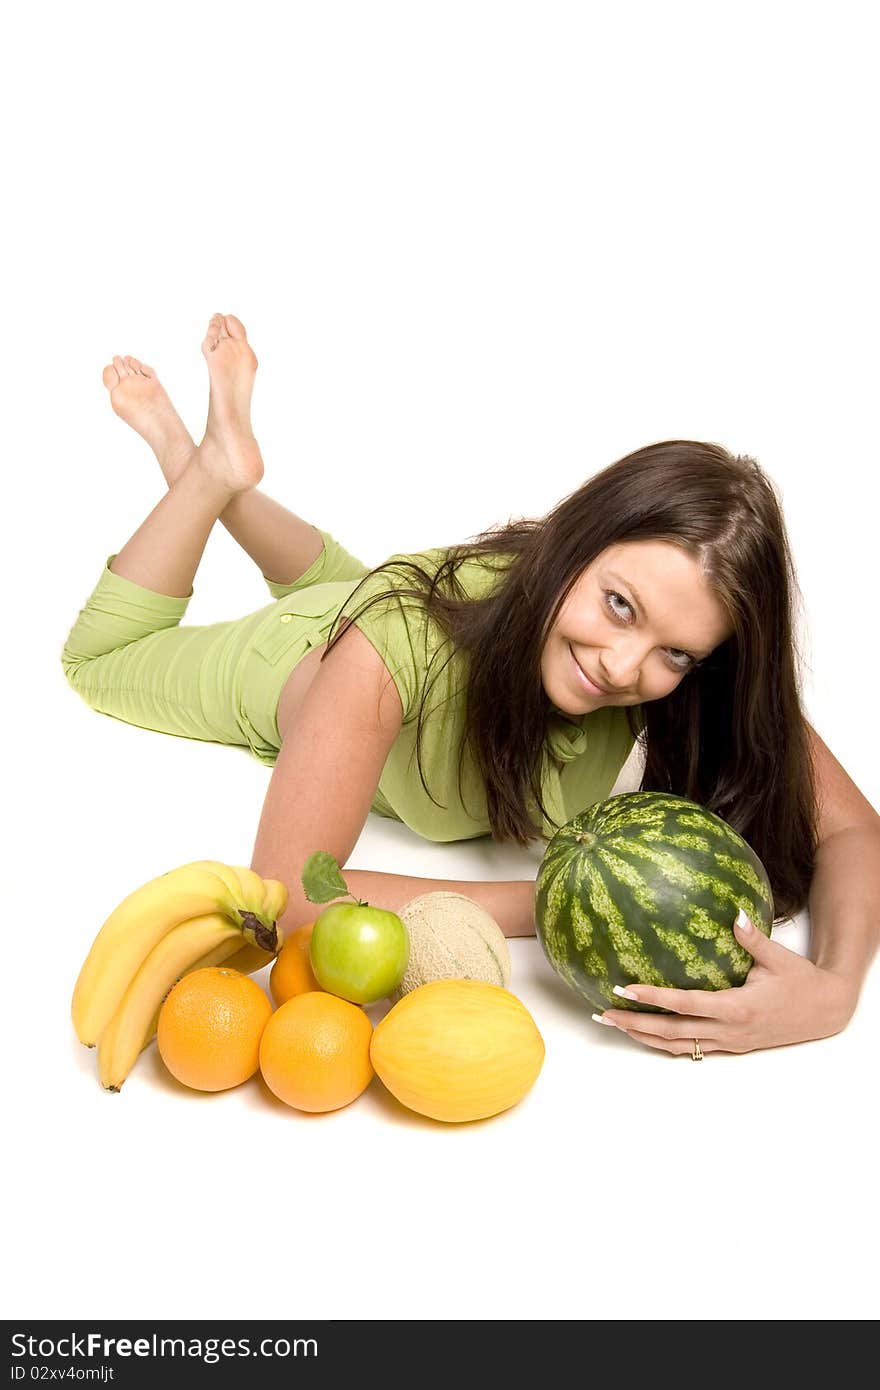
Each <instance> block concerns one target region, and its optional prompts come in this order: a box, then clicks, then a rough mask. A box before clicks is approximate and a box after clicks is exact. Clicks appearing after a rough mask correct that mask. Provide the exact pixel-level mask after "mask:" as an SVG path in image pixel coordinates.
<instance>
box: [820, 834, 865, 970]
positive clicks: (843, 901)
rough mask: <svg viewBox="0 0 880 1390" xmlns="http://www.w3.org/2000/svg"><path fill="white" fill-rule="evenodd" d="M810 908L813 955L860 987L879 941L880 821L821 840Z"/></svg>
mask: <svg viewBox="0 0 880 1390" xmlns="http://www.w3.org/2000/svg"><path fill="white" fill-rule="evenodd" d="M809 911H810V949H809V958H810V960H811V961H813V962H814V964H815V965H818V966H819V967H820V968H822V969H825V970H831V971H833V972H834V973H835V974H838V975H843V976H845V977H846V978H847V979H848V980H849V981H850V982H851V984H852V985H853V988H854V989H855V990H856V992H858V990H859V989H860V988H861V985H862V981H863V980H864V978H865V975H866V974H867V972H868V967H869V966H870V964H871V962H872V960H873V958H874V955H875V953H876V951H877V948H878V945H880V825H878V826H873V825H854V826H849V827H848V828H847V829H845V830H838V831H836V832H835V833H834V834H833V835H831V836H829V838H828V839H827V840H825V842H824V843H823V844H821V845H820V846H819V849H818V851H817V853H816V866H815V870H814V873H813V881H812V883H811V885H810V895H809Z"/></svg>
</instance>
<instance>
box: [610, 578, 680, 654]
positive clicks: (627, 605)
mask: <svg viewBox="0 0 880 1390" xmlns="http://www.w3.org/2000/svg"><path fill="white" fill-rule="evenodd" d="M615 600H616V602H617V603H622V604H623V606H624V608H626V609H627V610H628V611H629V612H630V613H633V606H632V604H631V603H630V602H629V601H628V600H627V599H625V598H624V597H623V595H622V594H617V593H615V592H614V590H613V589H606V590H605V605H606V607H607V608H608V610H609V611H610V612H611V613H612V614H613V616H614V617H615V618H616V619H617V621H618V622H623V623H628V622H629V618H625V617H623V615H622V614H621V613H620V612H619V611H618V610H617V608H616V607H615V606H614V601H615ZM670 657H672V658H673V659H672V660H670V661H669V663H668V664H669V666H671V668H672V670H673V671H677V672H678V673H679V674H681V672H683V671H689V670H690V669H691V667H692V666H699V664H700V663H699V662H698V661H695V660H694V658H693V657H692V656H690V655H689V654H688V653H687V652H680V651H674V650H670ZM679 657H684V660H683V661H680V660H678V659H677V658H679Z"/></svg>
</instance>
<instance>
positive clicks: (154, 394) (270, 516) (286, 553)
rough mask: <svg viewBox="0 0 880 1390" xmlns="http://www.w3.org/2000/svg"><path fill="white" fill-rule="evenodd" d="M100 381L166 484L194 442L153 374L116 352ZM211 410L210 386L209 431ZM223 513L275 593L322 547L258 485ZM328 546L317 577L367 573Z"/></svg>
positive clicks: (234, 325)
mask: <svg viewBox="0 0 880 1390" xmlns="http://www.w3.org/2000/svg"><path fill="white" fill-rule="evenodd" d="M216 317H222V316H216ZM212 322H213V320H212ZM223 322H224V326H225V328H226V332H227V335H228V336H233V335H240V336H241V337H244V336H245V330H244V327H243V325H242V324H241V323H240V320H238V319H237V318H235V317H234V315H232V314H229V315H226V316H225V317H224V318H223ZM103 380H104V385H105V386H106V387H107V389H108V390H109V392H110V402H111V405H112V406H113V409H114V411H115V412H116V414H117V415H118V416H119V417H120V419H122V420H124V421H125V422H126V424H128V425H131V427H132V429H134V430H136V431H137V433H138V434H139V435H140V436H141V437H142V438H143V439H145V440H146V441H147V443H148V444H149V445H150V448H151V449H152V450H153V452H154V453H155V455H156V458H157V459H158V461H159V466H160V468H161V469H162V473H163V475H164V477H165V481H166V482H167V483H168V486H169V488H170V487H171V486H172V485H173V483H175V482H176V480H177V479H178V478H179V477H180V475H181V474H182V473H183V472H184V470H185V469H186V467H187V465H188V464H189V463H190V461H191V460H192V458H193V457H194V455H195V453H196V445H195V443H194V442H193V439H192V436H191V435H190V433H189V431H188V430H187V428H186V426H185V424H184V423H183V421H182V420H181V418H180V416H179V415H178V413H177V411H176V410H175V408H174V406H173V405H172V403H171V400H170V398H169V397H168V395H167V393H166V391H165V389H164V387H163V386H162V384H161V383H160V381H159V380H158V378H157V376H156V373H155V372H154V371H153V369H152V367H147V366H145V365H144V364H143V363H142V362H140V361H139V360H138V359H137V358H135V357H125V358H123V357H114V358H113V363H112V365H108V366H107V367H105V368H104V375H103ZM213 409H214V402H213V393H212V400H211V402H210V403H209V407H208V424H207V426H206V434H207V433H208V432H209V431H210V429H211V424H212V411H213ZM220 520H221V521H222V523H223V525H224V526H225V527H226V529H227V531H229V533H230V535H231V536H233V537H234V539H235V540H236V541H238V543H239V545H241V546H242V548H243V549H244V550H245V551H247V553H248V555H250V557H251V559H252V560H253V561H254V563H255V564H256V565H257V566H258V567H259V569H260V572H261V573H262V575H263V577H264V579H265V580H266V581H267V583H268V584H269V586H270V588H271V589H272V592H273V593H275V592H276V591H277V590H280V589H284V588H287V587H289V586H291V585H294V584H296V583H297V582H298V580H299V579H300V578H301V577H302V576H303V575H305V574H306V572H307V571H308V570H310V569H311V568H312V567H313V566H315V565H316V563H317V561H318V560H319V559H320V558H321V556H322V554H323V552H324V550H325V541H326V540H327V533H326V532H323V531H321V530H319V528H318V527H316V526H313V525H311V524H310V523H309V522H307V521H304V520H303V519H302V518H301V517H298V516H296V515H295V513H294V512H291V511H288V510H287V508H285V507H282V506H281V504H280V503H279V502H275V501H274V500H273V499H272V498H271V497H269V496H268V495H267V494H266V493H263V492H260V491H259V489H258V488H257V487H255V486H254V487H251V488H250V489H249V490H247V491H246V492H240V493H238V494H236V495H235V496H234V497H232V498H231V499H230V500H229V502H228V503H227V505H226V506H225V507H224V509H223V511H222V512H221V513H220ZM330 539H331V540H332V538H330ZM327 548H328V549H330V550H332V552H333V553H332V554H328V555H326V557H325V563H324V564H323V565H322V566H321V567H320V569H321V574H320V579H321V580H323V581H325V582H326V581H328V580H335V579H354V578H358V577H360V576H361V575H362V574H365V573H366V572H367V570H368V566H366V565H364V564H363V562H362V561H360V560H357V559H356V558H355V557H354V556H350V555H348V552H346V551H343V549H342V547H341V546H339V544H338V542H333V545H332V546H330V547H327ZM337 552H338V553H337ZM312 582H313V583H317V582H318V579H317V578H315V579H314V580H312Z"/></svg>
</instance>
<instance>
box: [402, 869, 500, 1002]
mask: <svg viewBox="0 0 880 1390" xmlns="http://www.w3.org/2000/svg"><path fill="white" fill-rule="evenodd" d="M397 915H398V917H400V919H401V921H402V922H403V923H404V925H405V926H406V929H407V931H408V932H409V963H408V965H407V967H406V971H405V973H404V976H403V979H402V980H401V981H400V984H399V985H398V986H397V988H396V989H395V990H394V992H393V993H392V995H391V996H390V997H391V999H392V1000H395V1001H396V1000H398V999H402V998H403V996H404V995H405V994H409V993H410V991H411V990H414V989H418V987H419V985H425V984H428V982H429V981H430V980H483V981H484V983H486V984H490V985H501V986H503V988H505V989H506V988H507V987H508V986H509V984H510V950H509V948H508V945H507V938H506V937H505V935H504V933H503V931H502V930H501V928H500V927H499V925H498V923H497V922H496V921H495V918H494V917H492V916H491V915H490V914H489V913H488V912H487V911H486V909H485V908H484V907H481V906H480V904H479V903H477V902H474V900H473V898H468V897H465V895H464V894H463V893H446V892H437V893H421V894H420V895H419V896H418V897H417V898H413V899H412V900H411V901H410V902H408V903H406V904H405V906H404V907H402V908H400V910H399V911H398V914H397Z"/></svg>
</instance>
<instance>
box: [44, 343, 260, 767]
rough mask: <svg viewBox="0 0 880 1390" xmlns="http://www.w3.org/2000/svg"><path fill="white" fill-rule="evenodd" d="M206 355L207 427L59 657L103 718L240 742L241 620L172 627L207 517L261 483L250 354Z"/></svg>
mask: <svg viewBox="0 0 880 1390" xmlns="http://www.w3.org/2000/svg"><path fill="white" fill-rule="evenodd" d="M206 342H207V340H206ZM209 351H211V353H212V356H211V357H210V358H209V369H210V372H211V380H212V385H213V387H214V395H215V407H216V409H215V415H214V423H213V429H212V432H211V433H210V434H206V437H205V439H204V440H203V441H202V444H201V446H200V448H199V449H198V450H197V451H196V454H195V456H194V457H193V458H192V459H191V460H190V462H189V463H188V464H187V466H186V467H185V469H184V470H183V472H182V473H181V474H180V476H179V477H178V478H177V479H176V481H175V482H174V484H173V485H172V487H171V488H170V489H169V491H168V493H167V494H166V496H165V497H163V498H162V500H161V502H160V503H159V504H158V506H157V507H155V508H154V509H153V511H152V512H151V513H150V515H149V516H148V517H147V519H146V520H145V521H144V522H143V524H142V525H141V526H140V527H139V528H138V530H137V531H136V532H135V533H134V535H133V536H132V537H131V539H130V540H129V541H128V542H127V543H126V545H125V546H124V547H123V548H122V550H121V551H119V552H118V554H116V555H114V556H111V557H110V562H109V563H108V565H107V567H106V568H105V571H104V573H103V574H102V576H101V578H100V580H99V582H98V585H97V586H96V588H95V590H94V592H93V594H92V595H91V597H90V598H89V599H88V601H87V603H86V605H85V607H84V608H83V609H82V610H81V612H80V614H79V617H78V619H77V621H76V622H75V624H74V626H73V628H72V630H71V632H70V635H69V636H68V639H67V642H66V644H65V647H64V651H63V653H62V658H61V660H62V665H63V667H64V671H65V674H66V675H67V678H68V681H69V682H70V684H71V685H72V686H73V688H74V689H75V690H77V691H78V693H79V694H80V695H82V697H83V698H84V699H85V700H86V701H87V703H89V704H90V705H91V706H92V707H93V708H95V709H97V710H100V711H101V712H103V713H106V714H111V715H114V716H115V717H117V718H121V719H124V720H126V722H128V723H132V724H140V725H142V726H143V727H146V728H151V729H157V730H160V731H164V732H167V733H175V734H183V735H185V736H187V737H190V738H203V739H210V740H213V741H219V742H238V743H240V742H244V741H246V739H245V736H244V734H243V731H242V730H241V728H240V727H239V725H238V722H237V719H236V718H235V711H234V706H233V701H232V699H231V698H230V697H231V696H232V694H233V693H234V684H235V671H236V669H237V667H236V652H237V647H236V645H235V643H236V634H237V632H238V631H239V630H240V629H241V621H239V622H236V621H233V622H229V623H217V624H212V625H211V626H209V627H188V628H182V627H181V626H180V621H181V618H182V617H183V614H184V612H185V610H186V607H187V604H188V602H189V598H190V596H191V593H192V585H193V580H194V577H195V573H196V570H197V568H198V564H199V560H200V559H201V556H202V553H203V551H204V547H205V543H206V541H207V538H208V536H209V535H210V532H211V529H212V527H213V524H214V522H215V521H216V519H217V517H218V516H219V515H220V513H221V512H222V511H223V509H224V508H225V507H226V506H227V505H228V503H229V501H230V500H231V499H232V497H233V496H235V495H237V494H238V493H239V492H240V491H242V490H243V489H245V488H248V487H251V486H254V485H255V483H256V482H257V481H259V478H260V477H261V476H262V461H261V459H260V455H259V449H258V447H257V444H256V441H255V440H254V438H253V435H252V433H251V432H250V422H249V412H248V405H249V399H250V388H251V386H252V384H253V375H254V369H255V359H254V360H253V361H252V360H251V359H253V354H252V353H251V352H250V349H249V348H248V347H247V343H246V342H245V341H244V340H241V341H238V342H236V341H234V340H233V339H231V338H228V339H227V341H225V342H218V343H217V345H216V348H214V347H210V348H209ZM206 355H207V353H206ZM244 621H245V622H246V621H247V620H246V619H245V620H244Z"/></svg>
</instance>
